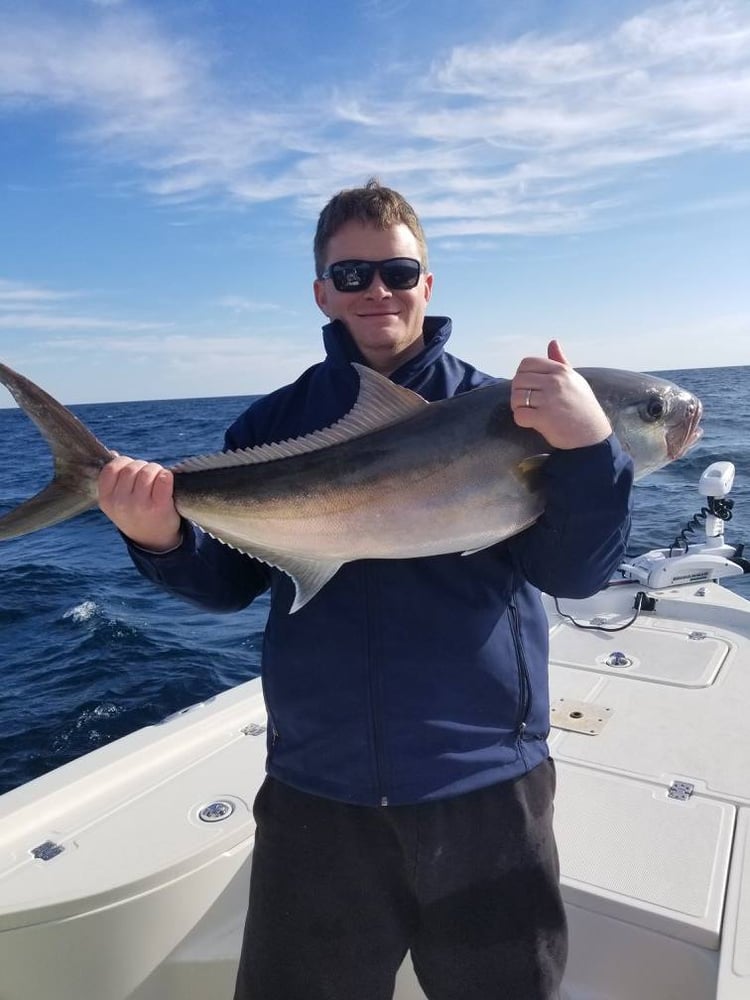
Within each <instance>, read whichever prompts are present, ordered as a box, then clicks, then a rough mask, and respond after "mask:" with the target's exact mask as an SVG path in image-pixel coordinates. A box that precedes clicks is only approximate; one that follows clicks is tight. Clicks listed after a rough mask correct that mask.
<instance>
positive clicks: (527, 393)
mask: <svg viewBox="0 0 750 1000" xmlns="http://www.w3.org/2000/svg"><path fill="white" fill-rule="evenodd" d="M533 391H534V390H533V389H527V390H526V402H525V403H524V404H523V405H524V406H531V394H532V392H533Z"/></svg>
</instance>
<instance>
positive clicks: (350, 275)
mask: <svg viewBox="0 0 750 1000" xmlns="http://www.w3.org/2000/svg"><path fill="white" fill-rule="evenodd" d="M374 274H375V265H374V264H372V263H371V262H370V261H366V260H344V261H342V262H341V263H340V264H333V265H332V267H331V279H332V280H333V284H334V286H335V288H336V290H337V291H339V292H359V291H361V290H362V289H364V288H367V286H368V285H369V284H370V283H371V282H372V278H373V275H374Z"/></svg>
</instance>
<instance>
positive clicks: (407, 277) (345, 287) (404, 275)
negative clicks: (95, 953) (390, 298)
mask: <svg viewBox="0 0 750 1000" xmlns="http://www.w3.org/2000/svg"><path fill="white" fill-rule="evenodd" d="M376 271H377V272H378V274H379V275H380V277H381V278H382V279H383V284H384V285H385V287H386V288H390V289H391V291H394V292H402V291H406V289H408V288H415V287H416V284H417V282H418V281H419V276H420V274H422V272H423V271H424V268H423V267H422V265H421V264H420V262H419V261H418V260H414V258H413V257H390V258H389V259H388V260H339V261H336V263H335V264H329V265H328V267H327V268H326V269H325V271H323V273H322V274H321V278H330V279H331V281H332V282H333V286H334V288H335V289H336V291H337V292H363V291H364V290H365V289H366V288H369V287H370V285H371V284H372V279H373V278H374V277H375V272H376Z"/></svg>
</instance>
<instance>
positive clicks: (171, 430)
mask: <svg viewBox="0 0 750 1000" xmlns="http://www.w3.org/2000/svg"><path fill="white" fill-rule="evenodd" d="M663 374H666V376H667V377H668V378H671V379H673V381H675V382H678V383H679V384H680V385H682V386H684V387H685V388H687V389H690V390H691V391H693V392H695V393H696V394H697V395H699V396H700V397H701V399H702V400H703V403H704V407H705V416H704V421H703V426H704V437H703V440H702V441H701V442H700V444H699V445H698V446H697V447H696V448H694V449H693V450H692V451H691V452H690V453H689V454H688V455H687V456H686V457H685V458H683V459H681V460H680V461H679V462H676V463H674V464H672V465H671V466H668V467H667V468H666V469H663V470H661V471H660V472H657V473H655V474H654V475H652V476H650V477H648V478H647V479H645V480H643V481H642V482H641V483H639V484H638V485H637V486H636V499H635V522H634V529H633V534H632V539H631V550H632V551H633V552H639V551H643V550H644V549H647V548H657V547H658V548H661V547H665V546H668V545H670V544H671V543H672V541H673V539H674V538H675V536H676V535H677V534H678V533H679V531H680V530H681V528H682V527H683V526H684V525H685V524H686V523H687V522H688V521H689V520H690V519H691V517H692V515H693V514H695V513H696V512H697V511H699V510H700V508H701V506H702V498H701V497H700V495H699V494H698V491H697V483H698V479H699V478H700V474H701V473H702V472H703V470H704V469H705V467H706V466H707V465H708V464H710V463H711V462H714V461H718V460H729V461H732V462H734V463H735V465H736V468H737V475H736V480H735V487H734V490H733V493H732V498H733V499H734V501H735V507H734V511H733V519H732V521H731V522H730V523H729V524H728V525H727V528H726V536H727V540H728V541H730V542H732V543H737V542H742V541H743V540H745V539H747V541H748V543H750V443H749V442H750V403H748V402H746V400H747V397H748V394H747V387H748V384H750V367H744V368H708V369H692V370H687V371H674V372H667V373H663ZM251 398H252V397H245V398H243V397H221V398H217V399H181V400H160V401H155V402H134V403H105V404H91V405H86V406H76V407H72V409H73V410H74V411H75V413H76V414H77V416H78V417H79V418H80V419H81V420H83V421H84V423H86V424H87V425H88V426H89V427H90V428H91V430H92V431H93V432H94V433H95V434H96V435H97V437H99V438H100V439H101V440H102V441H103V442H104V443H105V444H106V445H107V446H108V447H110V448H113V449H114V450H116V451H119V452H121V453H123V454H131V455H138V456H142V457H146V458H150V459H154V460H156V461H159V462H163V463H166V464H171V463H173V462H175V461H177V460H179V459H180V458H184V457H186V456H188V455H195V454H201V453H206V452H211V451H215V450H218V449H219V448H220V446H221V442H222V440H223V431H224V428H225V427H226V426H227V425H228V424H229V423H231V421H232V420H233V419H234V418H235V417H236V416H237V415H238V414H239V413H240V412H241V411H242V410H243V409H244V408H245V406H247V404H248V403H249V402H250V400H251ZM8 400H9V402H10V398H9V397H8ZM0 402H2V400H0ZM50 474H51V461H50V458H49V453H48V449H47V446H46V444H45V443H44V441H43V440H42V439H41V438H40V436H39V434H38V433H37V431H36V428H35V427H34V425H33V424H32V423H31V422H30V421H29V420H28V419H27V418H26V416H25V415H24V414H23V413H22V412H21V411H20V410H17V409H1V410H0V513H4V512H6V511H8V510H10V509H11V508H12V507H14V506H15V505H16V504H18V503H20V502H21V501H22V500H24V499H25V498H26V497H28V496H30V495H32V494H33V493H35V492H36V491H37V490H38V489H39V488H40V487H41V486H42V485H43V484H44V483H45V482H46V481H47V479H48V478H49V477H50ZM691 537H692V538H694V539H696V540H699V538H700V532H698V533H697V534H694V535H692V536H691ZM749 552H750V549H749ZM727 586H729V587H731V588H732V589H733V590H736V591H738V592H742V593H744V594H745V595H746V596H747V597H748V598H750V576H743V577H737V578H732V579H730V580H729V581H728V582H727ZM267 611H268V604H267V598H266V597H261V598H260V599H259V600H258V601H256V602H255V603H254V604H253V605H251V607H250V608H248V609H247V610H246V611H244V612H241V613H239V614H233V615H213V614H207V613H205V612H201V611H199V610H197V609H193V608H192V607H191V606H189V605H187V604H183V603H182V602H180V601H178V600H176V599H174V598H171V597H168V596H167V595H165V594H162V593H161V592H160V591H159V590H158V589H156V588H155V587H153V586H152V585H151V584H149V583H148V582H146V581H145V580H143V579H142V578H141V577H140V576H139V575H138V573H137V572H136V571H135V569H134V568H133V566H132V564H131V563H130V560H129V558H128V557H127V555H126V552H125V548H124V546H123V544H122V541H121V539H120V537H119V536H118V534H117V532H116V531H115V530H114V528H113V527H112V526H111V525H110V524H109V522H108V521H107V520H106V518H105V517H104V516H103V515H102V514H100V513H99V512H98V511H90V512H88V513H86V514H83V515H81V516H79V517H78V518H76V519H74V520H72V521H68V522H66V523H64V524H61V525H57V526H55V527H53V528H48V529H46V530H44V531H41V532H37V533H36V534H34V535H29V536H26V537H24V538H19V539H15V540H13V541H8V542H2V543H0V794H2V793H3V792H5V791H8V790H9V789H11V788H13V787H15V786H16V785H20V784H22V783H23V782H25V781H28V780H30V779H31V778H34V777H36V776H37V775H40V774H43V773H45V772H46V771H49V770H51V769H52V768H54V767H58V766H59V765H61V764H63V763H65V762H66V761H69V760H72V759H74V758H75V757H78V756H80V755H81V754H84V753H87V752H88V751H90V750H93V749H94V748H96V747H98V746H101V745H102V744H104V743H107V742H109V741H110V740H113V739H116V738H117V737H119V736H123V735H125V734H126V733H129V732H132V731H133V730H134V729H137V728H140V727H141V726H144V725H148V724H151V723H155V722H158V721H159V720H161V719H163V718H165V717H166V716H168V715H170V714H172V713H173V712H176V711H178V710H180V709H182V708H185V707H186V706H188V705H192V704H195V703H196V702H198V701H202V700H205V699H206V698H209V697H211V696H212V695H214V694H216V693H217V692H219V691H222V690H225V689H226V688H228V687H231V686H233V685H236V684H239V683H241V682H242V681H245V680H247V679H249V678H250V677H253V676H255V675H256V674H257V673H258V670H259V664H260V650H261V642H262V633H263V627H264V624H265V619H266V615H267Z"/></svg>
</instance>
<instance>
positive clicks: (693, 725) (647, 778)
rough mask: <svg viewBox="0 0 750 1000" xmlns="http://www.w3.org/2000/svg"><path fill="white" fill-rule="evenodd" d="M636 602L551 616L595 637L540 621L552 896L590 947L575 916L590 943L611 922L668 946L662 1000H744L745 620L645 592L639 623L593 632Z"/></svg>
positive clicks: (685, 596) (681, 593) (748, 686)
mask: <svg viewBox="0 0 750 1000" xmlns="http://www.w3.org/2000/svg"><path fill="white" fill-rule="evenodd" d="M639 589H642V588H639V587H638V586H636V585H632V586H631V585H626V586H621V587H612V588H610V589H609V590H607V591H604V592H602V593H600V594H598V595H596V596H595V597H594V598H590V599H589V600H586V601H560V602H559V608H560V610H561V611H562V612H563V613H565V614H567V615H570V616H571V617H572V618H573V619H575V620H576V621H577V622H578V623H580V624H584V625H594V626H597V625H598V626H600V628H594V629H593V630H582V629H580V628H578V627H576V625H575V624H573V623H572V622H571V621H569V620H567V619H565V618H563V617H562V616H561V615H559V614H558V613H557V610H556V609H555V607H554V604H553V602H552V601H551V600H550V601H549V605H548V611H549V617H550V623H551V628H550V696H551V704H552V720H553V729H552V735H551V739H550V745H551V750H552V753H553V755H554V757H555V759H556V761H557V768H558V777H559V785H558V795H557V800H556V831H557V837H558V844H559V849H560V856H561V868H562V873H563V886H564V894H565V898H566V902H567V903H568V904H569V908H570V911H571V913H572V914H573V918H574V919H573V925H574V929H575V926H576V919H577V918H578V922H579V923H581V922H582V923H583V924H585V925H586V928H587V931H588V932H589V934H593V933H594V932H593V931H592V926H591V925H592V921H591V920H588V921H581V920H580V912H579V908H583V911H584V912H585V913H586V914H592V915H596V916H598V918H600V920H601V921H603V923H602V925H601V926H602V927H604V926H606V925H607V922H608V921H610V922H616V923H612V929H613V932H614V929H615V927H617V928H619V930H621V929H622V927H623V925H628V926H629V928H631V929H632V928H633V927H637V928H639V929H643V930H645V931H646V932H647V933H651V934H653V935H658V936H660V937H661V939H662V941H663V940H664V939H665V937H666V938H667V939H669V941H670V946H671V947H673V948H676V949H677V951H678V953H679V955H680V958H679V961H680V962H681V963H682V964H683V967H684V970H685V977H684V978H685V981H684V983H683V985H682V986H681V989H682V990H683V991H682V992H679V993H678V992H674V993H664V994H663V995H664V996H667V995H669V996H672V995H674V996H680V997H696V998H702V997H706V998H708V997H714V996H718V997H720V998H721V1000H730V998H731V1000H734V998H735V997H736V998H737V1000H739V998H740V997H745V998H746V997H747V996H750V937H749V936H748V930H750V877H749V876H748V870H746V869H748V868H749V867H750V866H749V865H748V863H747V862H745V863H744V865H745V867H744V868H743V860H742V859H743V856H744V851H745V841H746V838H747V833H746V829H747V824H748V817H749V816H750V808H749V807H750V777H749V776H750V727H748V721H747V720H748V711H750V605H748V603H747V602H746V601H744V600H742V599H741V598H740V597H738V596H737V595H736V594H733V593H732V592H731V591H729V590H727V589H725V588H723V587H721V586H719V585H718V584H715V583H708V584H700V585H695V586H685V587H679V588H671V589H666V590H659V591H646V593H647V595H648V596H650V597H653V598H655V600H656V604H655V607H654V610H653V611H648V612H641V613H640V615H639V616H638V618H637V620H636V621H635V622H634V623H633V624H632V625H631V626H630V627H629V628H626V629H624V630H622V631H617V632H616V631H604V629H605V628H615V627H617V626H619V625H620V624H623V623H625V622H627V621H629V620H630V619H631V618H632V616H633V611H634V602H635V596H636V594H637V592H638V591H639ZM728 895H729V897H730V901H729V903H728V902H727V896H728ZM738 931H741V933H738ZM618 932H619V931H618ZM589 943H590V944H591V943H592V941H590V942H589ZM639 948H640V954H641V956H643V955H644V954H648V949H646V951H645V952H644V950H643V948H642V945H634V951H633V956H632V958H633V959H634V960H638V958H637V956H638V954H639ZM625 950H627V948H626V949H625ZM652 959H653V960H654V961H656V956H655V954H654V955H652ZM641 960H642V958H641ZM576 964H577V963H576V962H575V958H574V961H573V962H572V965H571V967H569V975H570V976H571V977H574V975H575V973H576V971H577V969H576ZM720 966H721V968H719V967H720ZM612 967H613V966H612V963H610V972H611V970H612ZM586 974H587V976H589V977H590V976H591V967H590V966H589V968H588V969H587V973H586ZM663 988H665V989H675V986H674V982H673V981H672V985H671V986H669V987H663ZM570 995H571V996H575V993H571V994H570ZM593 995H597V994H593ZM626 995H627V996H628V997H630V996H631V993H627V994H626ZM633 995H635V994H633ZM652 995H653V997H654V1000H658V997H659V996H660V995H661V994H658V993H656V992H654V993H653V994H652ZM602 996H606V993H604V994H602ZM613 996H617V994H616V993H613Z"/></svg>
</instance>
